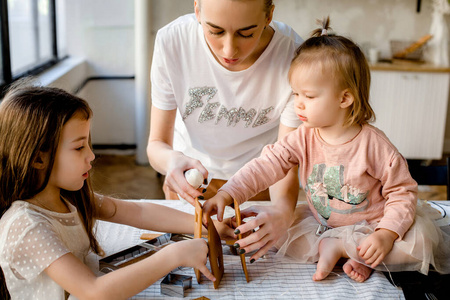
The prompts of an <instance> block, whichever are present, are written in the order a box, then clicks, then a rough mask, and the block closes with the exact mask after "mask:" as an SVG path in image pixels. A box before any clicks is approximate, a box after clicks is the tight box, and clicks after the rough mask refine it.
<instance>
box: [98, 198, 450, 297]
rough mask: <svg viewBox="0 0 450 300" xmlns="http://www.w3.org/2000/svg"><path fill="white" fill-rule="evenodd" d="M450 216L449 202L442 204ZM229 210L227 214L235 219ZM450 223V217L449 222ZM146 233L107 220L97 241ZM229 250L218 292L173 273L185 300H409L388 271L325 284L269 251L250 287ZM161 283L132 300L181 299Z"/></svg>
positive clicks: (124, 244) (310, 267)
mask: <svg viewBox="0 0 450 300" xmlns="http://www.w3.org/2000/svg"><path fill="white" fill-rule="evenodd" d="M138 201H149V202H152V203H157V204H160V205H165V206H169V207H173V208H176V209H179V210H182V211H185V212H188V213H192V214H193V213H194V208H193V206H191V205H190V204H188V203H185V202H181V201H178V200H177V201H171V200H138ZM438 203H440V204H444V205H446V206H443V207H444V208H446V209H447V213H450V209H449V206H448V205H449V203H450V201H438ZM250 205H270V202H268V201H249V202H246V203H244V204H243V205H241V209H244V208H246V207H248V206H250ZM233 212H234V211H233V210H232V209H231V208H230V209H229V210H228V209H227V210H226V212H225V216H226V217H227V216H231V215H233ZM445 221H446V222H447V224H448V223H450V219H449V217H448V215H447V217H446V220H445ZM148 232H149V231H148V230H141V229H137V228H133V227H129V226H124V225H119V224H113V223H108V222H101V221H100V222H99V223H98V231H97V235H98V239H99V242H100V244H101V245H102V247H103V249H104V250H105V252H106V255H110V254H113V253H116V252H118V251H120V250H123V249H125V248H128V247H130V246H134V245H136V244H140V243H142V242H144V241H142V240H140V236H141V234H142V233H148ZM227 252H228V253H229V251H227V249H226V248H224V254H225V255H224V267H225V274H224V277H223V278H222V281H221V283H220V286H219V288H218V289H216V290H215V289H214V287H213V283H212V282H211V281H209V280H207V279H206V278H204V280H203V281H202V283H201V284H197V281H196V280H195V275H194V272H193V270H192V269H190V268H182V269H176V270H174V273H177V274H184V275H189V276H192V278H193V280H192V289H190V290H189V291H188V293H187V296H186V297H185V298H186V299H195V298H198V297H201V296H204V297H207V298H209V299H325V298H326V299H377V300H378V299H404V296H403V292H402V290H401V289H400V288H396V287H394V286H393V285H392V284H390V283H389V281H388V280H387V279H386V277H385V276H384V274H383V273H381V272H374V273H373V274H372V275H371V277H370V278H369V279H368V280H366V281H365V282H364V283H357V282H354V281H353V280H351V279H349V278H348V277H347V275H346V274H345V273H344V272H343V271H342V270H341V269H335V270H334V271H333V272H332V273H331V274H330V275H329V276H328V277H327V279H326V280H323V281H321V282H314V281H313V280H312V279H311V277H312V275H313V274H314V272H315V269H316V266H315V265H314V264H299V263H296V262H293V261H291V260H290V259H288V258H276V257H275V256H274V252H270V253H269V254H267V255H266V257H265V258H261V259H259V260H258V261H256V262H255V263H253V264H250V263H248V261H247V267H248V272H249V274H250V283H247V282H246V280H245V277H244V273H243V271H242V267H241V265H240V260H239V256H234V255H231V254H227ZM160 282H161V280H159V281H157V282H156V283H154V284H153V285H151V286H150V287H148V288H147V289H146V290H145V291H143V292H142V293H140V294H138V295H136V296H134V297H132V298H131V299H177V298H171V297H168V296H165V295H162V294H161V293H160Z"/></svg>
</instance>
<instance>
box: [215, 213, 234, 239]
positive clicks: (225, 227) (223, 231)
mask: <svg viewBox="0 0 450 300" xmlns="http://www.w3.org/2000/svg"><path fill="white" fill-rule="evenodd" d="M213 222H214V226H215V227H216V229H217V232H218V233H219V235H220V238H221V239H222V240H235V239H236V235H235V234H234V229H235V228H236V223H235V222H234V220H233V218H227V219H225V220H223V222H219V221H217V220H213Z"/></svg>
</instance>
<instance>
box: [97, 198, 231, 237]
mask: <svg viewBox="0 0 450 300" xmlns="http://www.w3.org/2000/svg"><path fill="white" fill-rule="evenodd" d="M96 197H97V198H98V197H101V198H103V199H102V200H97V203H101V206H100V211H99V219H101V220H104V221H109V222H114V223H120V224H125V225H129V226H133V227H137V228H142V229H148V230H153V231H159V232H172V233H186V234H192V233H193V232H194V225H195V217H194V215H192V214H188V213H185V212H182V211H179V210H176V209H173V208H170V207H166V206H163V205H158V204H154V203H149V202H143V201H142V202H136V201H124V200H119V199H115V198H111V197H106V196H100V195H96ZM214 224H215V225H216V229H217V231H218V232H219V235H220V236H221V237H222V238H225V239H226V238H234V233H233V231H234V229H232V228H231V227H229V226H228V225H227V224H226V223H225V222H214ZM203 230H204V233H206V232H207V231H206V229H205V228H203Z"/></svg>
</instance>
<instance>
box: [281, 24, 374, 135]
mask: <svg viewBox="0 0 450 300" xmlns="http://www.w3.org/2000/svg"><path fill="white" fill-rule="evenodd" d="M318 23H319V24H320V25H321V27H320V28H317V29H316V30H314V31H313V32H312V33H311V37H310V38H309V39H307V40H306V41H305V42H304V43H303V44H301V45H300V47H299V48H298V49H297V52H296V55H295V57H294V58H293V60H292V63H291V67H290V69H289V79H290V78H291V76H292V73H293V70H294V68H296V67H298V66H299V65H300V64H301V65H302V67H304V66H322V67H325V68H327V71H330V72H331V73H332V74H331V75H332V76H333V77H334V78H335V79H336V80H338V82H339V84H340V86H341V87H342V88H348V89H349V90H350V92H351V93H352V95H353V97H354V101H353V104H352V106H351V109H350V111H349V114H348V115H347V118H346V120H345V124H344V125H348V126H350V125H353V124H359V125H363V124H366V123H369V122H373V121H375V113H374V111H373V109H372V107H371V106H370V103H369V93H370V69H369V65H368V63H367V60H366V57H365V56H364V53H363V52H362V51H361V49H360V48H359V47H358V46H357V45H356V44H355V43H354V42H353V41H351V40H350V39H348V38H346V37H343V36H340V35H332V34H329V31H330V30H331V28H330V19H329V17H326V18H324V19H323V20H318Z"/></svg>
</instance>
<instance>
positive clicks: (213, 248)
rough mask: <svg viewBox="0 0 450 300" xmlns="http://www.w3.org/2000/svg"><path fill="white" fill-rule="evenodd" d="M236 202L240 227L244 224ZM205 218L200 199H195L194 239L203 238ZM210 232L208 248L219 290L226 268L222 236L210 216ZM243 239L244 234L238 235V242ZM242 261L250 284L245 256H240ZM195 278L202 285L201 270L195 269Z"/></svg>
mask: <svg viewBox="0 0 450 300" xmlns="http://www.w3.org/2000/svg"><path fill="white" fill-rule="evenodd" d="M233 202H234V210H235V216H236V223H237V225H238V226H240V225H241V224H242V220H241V210H240V209H239V204H238V203H237V201H236V200H233ZM202 218H203V207H202V205H201V204H200V202H199V201H198V199H197V198H196V199H195V229H194V238H201V237H202V226H204V225H203V222H202ZM206 228H207V230H208V247H209V262H210V265H211V272H212V273H213V275H214V277H216V281H214V288H215V289H217V288H218V286H219V284H220V281H221V280H222V277H223V273H224V266H223V252H222V242H221V240H220V236H219V234H218V232H217V229H216V227H215V226H214V223H213V221H212V219H211V217H209V216H208V226H206ZM241 238H242V234H238V240H240V239H241ZM239 256H240V259H241V265H242V269H243V270H244V274H245V279H246V280H247V282H250V277H249V275H248V270H247V264H246V262H245V254H239ZM194 271H195V276H196V278H197V282H198V283H200V278H201V273H200V270H197V269H194Z"/></svg>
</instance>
